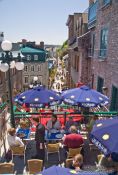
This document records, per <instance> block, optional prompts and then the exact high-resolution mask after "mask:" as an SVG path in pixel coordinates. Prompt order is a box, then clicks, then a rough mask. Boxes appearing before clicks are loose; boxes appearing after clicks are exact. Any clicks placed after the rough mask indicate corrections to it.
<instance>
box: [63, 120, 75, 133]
mask: <svg viewBox="0 0 118 175" xmlns="http://www.w3.org/2000/svg"><path fill="white" fill-rule="evenodd" d="M71 126H77V122H75V121H73V117H69V120H68V121H67V122H66V124H65V131H66V133H69V132H70V130H69V129H70V127H71Z"/></svg>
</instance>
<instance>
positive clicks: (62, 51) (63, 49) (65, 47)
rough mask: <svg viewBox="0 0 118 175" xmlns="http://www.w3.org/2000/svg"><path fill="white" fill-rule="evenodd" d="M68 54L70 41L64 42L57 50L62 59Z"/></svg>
mask: <svg viewBox="0 0 118 175" xmlns="http://www.w3.org/2000/svg"><path fill="white" fill-rule="evenodd" d="M67 53H68V40H66V41H64V43H63V44H62V46H61V47H60V48H58V49H57V54H58V56H59V57H60V58H61V59H62V58H63V56H65V55H66V54H67Z"/></svg>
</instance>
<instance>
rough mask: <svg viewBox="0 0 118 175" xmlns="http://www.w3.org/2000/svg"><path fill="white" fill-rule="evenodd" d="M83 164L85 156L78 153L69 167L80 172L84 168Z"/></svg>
mask: <svg viewBox="0 0 118 175" xmlns="http://www.w3.org/2000/svg"><path fill="white" fill-rule="evenodd" d="M82 165H83V156H82V155H81V154H77V155H76V156H75V157H74V158H73V161H72V164H71V165H70V167H69V168H70V169H73V170H75V171H76V172H78V171H80V170H81V169H82Z"/></svg>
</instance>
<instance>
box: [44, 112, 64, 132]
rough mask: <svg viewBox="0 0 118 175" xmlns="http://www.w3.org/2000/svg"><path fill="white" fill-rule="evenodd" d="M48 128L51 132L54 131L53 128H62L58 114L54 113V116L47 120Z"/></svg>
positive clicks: (56, 129)
mask: <svg viewBox="0 0 118 175" xmlns="http://www.w3.org/2000/svg"><path fill="white" fill-rule="evenodd" d="M46 128H47V130H48V131H49V132H52V131H53V130H55V131H57V132H58V130H60V129H61V123H60V121H59V120H57V116H56V115H53V116H52V118H51V119H50V120H49V121H48V122H47V126H46Z"/></svg>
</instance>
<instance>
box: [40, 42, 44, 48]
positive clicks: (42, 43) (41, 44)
mask: <svg viewBox="0 0 118 175" xmlns="http://www.w3.org/2000/svg"><path fill="white" fill-rule="evenodd" d="M40 48H41V49H44V42H43V41H41V42H40Z"/></svg>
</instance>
